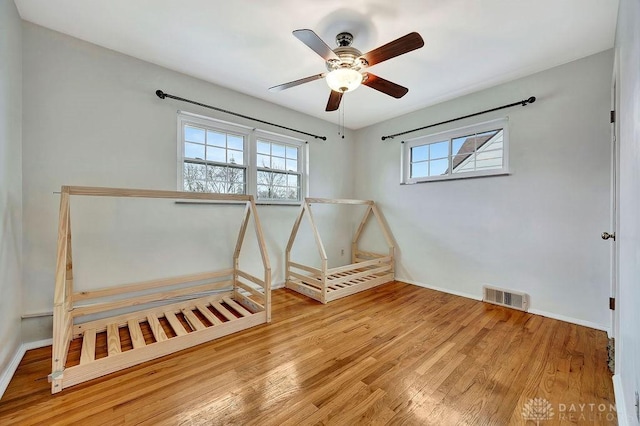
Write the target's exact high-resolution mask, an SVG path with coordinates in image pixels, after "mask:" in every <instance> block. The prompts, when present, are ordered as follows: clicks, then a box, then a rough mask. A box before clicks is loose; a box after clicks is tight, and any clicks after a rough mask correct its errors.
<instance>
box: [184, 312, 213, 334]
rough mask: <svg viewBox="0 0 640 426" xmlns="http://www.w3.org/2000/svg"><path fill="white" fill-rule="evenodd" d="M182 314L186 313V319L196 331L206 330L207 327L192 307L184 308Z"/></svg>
mask: <svg viewBox="0 0 640 426" xmlns="http://www.w3.org/2000/svg"><path fill="white" fill-rule="evenodd" d="M182 315H184V319H186V320H187V322H188V323H189V325H190V326H191V328H192V329H194V330H195V331H198V330H204V329H205V328H207V327H206V326H205V325H204V324H203V323H202V321H200V320H199V319H198V317H197V316H196V315H195V314H194V313H193V311H192V310H191V309H183V310H182Z"/></svg>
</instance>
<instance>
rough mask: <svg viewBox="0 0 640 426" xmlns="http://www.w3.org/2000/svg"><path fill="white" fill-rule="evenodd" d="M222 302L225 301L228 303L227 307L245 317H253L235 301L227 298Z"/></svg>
mask: <svg viewBox="0 0 640 426" xmlns="http://www.w3.org/2000/svg"><path fill="white" fill-rule="evenodd" d="M222 300H224V303H226V304H227V305H229V306H231V307H232V308H233V309H235V310H236V312H238V313H239V314H240V315H242V316H243V317H248V316H249V315H251V312H249V311H247V310H246V309H245V308H243V307H242V306H240V305H238V304H237V303H236V302H235V301H234V300H233V299H231V298H229V297H225V298H223V299H222Z"/></svg>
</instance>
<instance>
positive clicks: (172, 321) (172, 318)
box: [164, 311, 189, 336]
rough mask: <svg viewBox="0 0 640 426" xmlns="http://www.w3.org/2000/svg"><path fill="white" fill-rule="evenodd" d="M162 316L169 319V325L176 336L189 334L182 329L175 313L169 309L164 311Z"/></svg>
mask: <svg viewBox="0 0 640 426" xmlns="http://www.w3.org/2000/svg"><path fill="white" fill-rule="evenodd" d="M164 317H165V318H166V319H167V321H169V325H171V328H173V332H174V333H176V336H185V335H187V334H189V333H187V330H185V329H184V326H183V325H182V323H181V322H180V320H178V317H177V316H176V314H174V313H173V312H170V311H169V312H165V313H164Z"/></svg>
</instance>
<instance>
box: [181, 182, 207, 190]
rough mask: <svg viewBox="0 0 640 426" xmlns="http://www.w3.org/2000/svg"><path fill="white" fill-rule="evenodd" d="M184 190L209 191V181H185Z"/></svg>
mask: <svg viewBox="0 0 640 426" xmlns="http://www.w3.org/2000/svg"><path fill="white" fill-rule="evenodd" d="M184 190H185V191H193V192H207V183H206V182H205V181H203V180H192V181H186V180H185V181H184Z"/></svg>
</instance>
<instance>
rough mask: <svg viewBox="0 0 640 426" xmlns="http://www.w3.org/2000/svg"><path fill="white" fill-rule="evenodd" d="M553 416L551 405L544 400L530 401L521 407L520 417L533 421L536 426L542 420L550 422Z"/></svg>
mask: <svg viewBox="0 0 640 426" xmlns="http://www.w3.org/2000/svg"><path fill="white" fill-rule="evenodd" d="M553 414H554V413H553V407H552V406H551V403H550V402H549V401H547V400H546V399H544V398H535V399H530V400H528V401H527V402H526V403H525V404H524V406H523V407H522V417H523V418H524V419H525V420H533V421H535V422H536V425H537V426H539V425H540V422H541V421H543V420H551V419H552V418H553Z"/></svg>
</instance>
